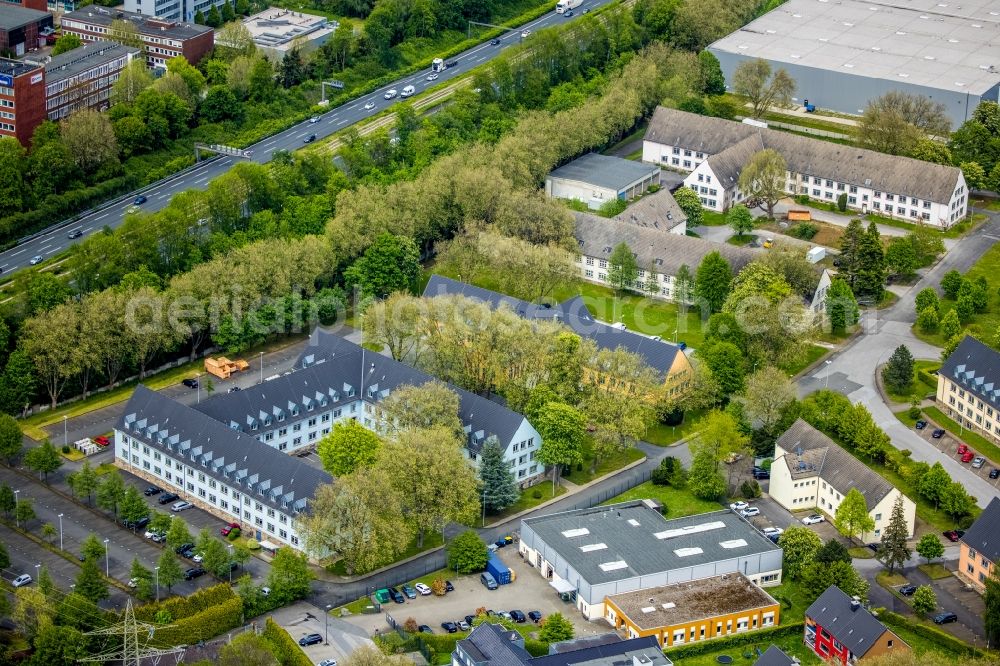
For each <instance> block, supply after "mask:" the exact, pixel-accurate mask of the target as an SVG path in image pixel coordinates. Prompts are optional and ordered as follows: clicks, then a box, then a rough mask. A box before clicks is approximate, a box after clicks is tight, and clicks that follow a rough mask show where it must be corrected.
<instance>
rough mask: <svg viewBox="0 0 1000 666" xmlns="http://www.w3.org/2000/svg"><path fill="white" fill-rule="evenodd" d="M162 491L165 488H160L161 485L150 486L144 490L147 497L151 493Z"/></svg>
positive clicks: (157, 493)
mask: <svg viewBox="0 0 1000 666" xmlns="http://www.w3.org/2000/svg"><path fill="white" fill-rule="evenodd" d="M162 492H163V488H160V487H159V486H149V487H148V488H146V489H145V490H143V491H142V494H143V495H145V496H146V497H149V496H150V495H159V494H160V493H162Z"/></svg>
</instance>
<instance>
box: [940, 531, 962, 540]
mask: <svg viewBox="0 0 1000 666" xmlns="http://www.w3.org/2000/svg"><path fill="white" fill-rule="evenodd" d="M941 534H943V535H944V538H945V539H947V540H948V541H951V542H952V543H955V542H957V541H958V540H959V539H961V538H962V537H964V536H965V531H964V530H948V531H947V532H942V533H941Z"/></svg>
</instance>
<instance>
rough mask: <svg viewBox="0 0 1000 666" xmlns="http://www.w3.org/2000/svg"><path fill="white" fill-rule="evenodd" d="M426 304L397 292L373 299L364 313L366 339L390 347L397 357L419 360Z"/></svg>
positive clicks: (392, 353)
mask: <svg viewBox="0 0 1000 666" xmlns="http://www.w3.org/2000/svg"><path fill="white" fill-rule="evenodd" d="M424 306H425V302H422V301H419V300H417V299H415V298H413V297H412V296H411V295H409V294H404V293H398V292H397V293H394V294H392V295H391V296H389V297H388V298H386V299H385V300H383V301H378V302H375V303H372V304H371V305H369V306H368V307H367V308H366V309H365V311H364V314H362V315H361V330H362V331H363V332H364V335H365V341H366V342H370V343H374V344H379V345H382V346H384V347H387V348H388V349H389V353H390V354H391V355H392V357H393V358H394V359H396V360H397V361H402V360H404V359H405V360H407V361H408V362H410V363H412V364H419V360H420V355H421V352H422V351H423V348H424V331H423V324H424V322H425V314H426V308H425V307H424ZM390 397H392V396H391V394H390Z"/></svg>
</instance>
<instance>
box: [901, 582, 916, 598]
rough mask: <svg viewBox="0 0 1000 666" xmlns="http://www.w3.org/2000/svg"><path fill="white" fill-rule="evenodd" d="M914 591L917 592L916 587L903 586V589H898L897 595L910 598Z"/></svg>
mask: <svg viewBox="0 0 1000 666" xmlns="http://www.w3.org/2000/svg"><path fill="white" fill-rule="evenodd" d="M916 591H917V586H916V585H904V586H903V587H901V588H899V593H900V594H902V595H903V596H904V597H912V596H913V593H914V592H916Z"/></svg>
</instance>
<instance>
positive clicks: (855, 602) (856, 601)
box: [851, 596, 861, 611]
mask: <svg viewBox="0 0 1000 666" xmlns="http://www.w3.org/2000/svg"><path fill="white" fill-rule="evenodd" d="M859 608H861V597H857V596H855V597H851V610H852V611H856V610H858V609H859Z"/></svg>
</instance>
